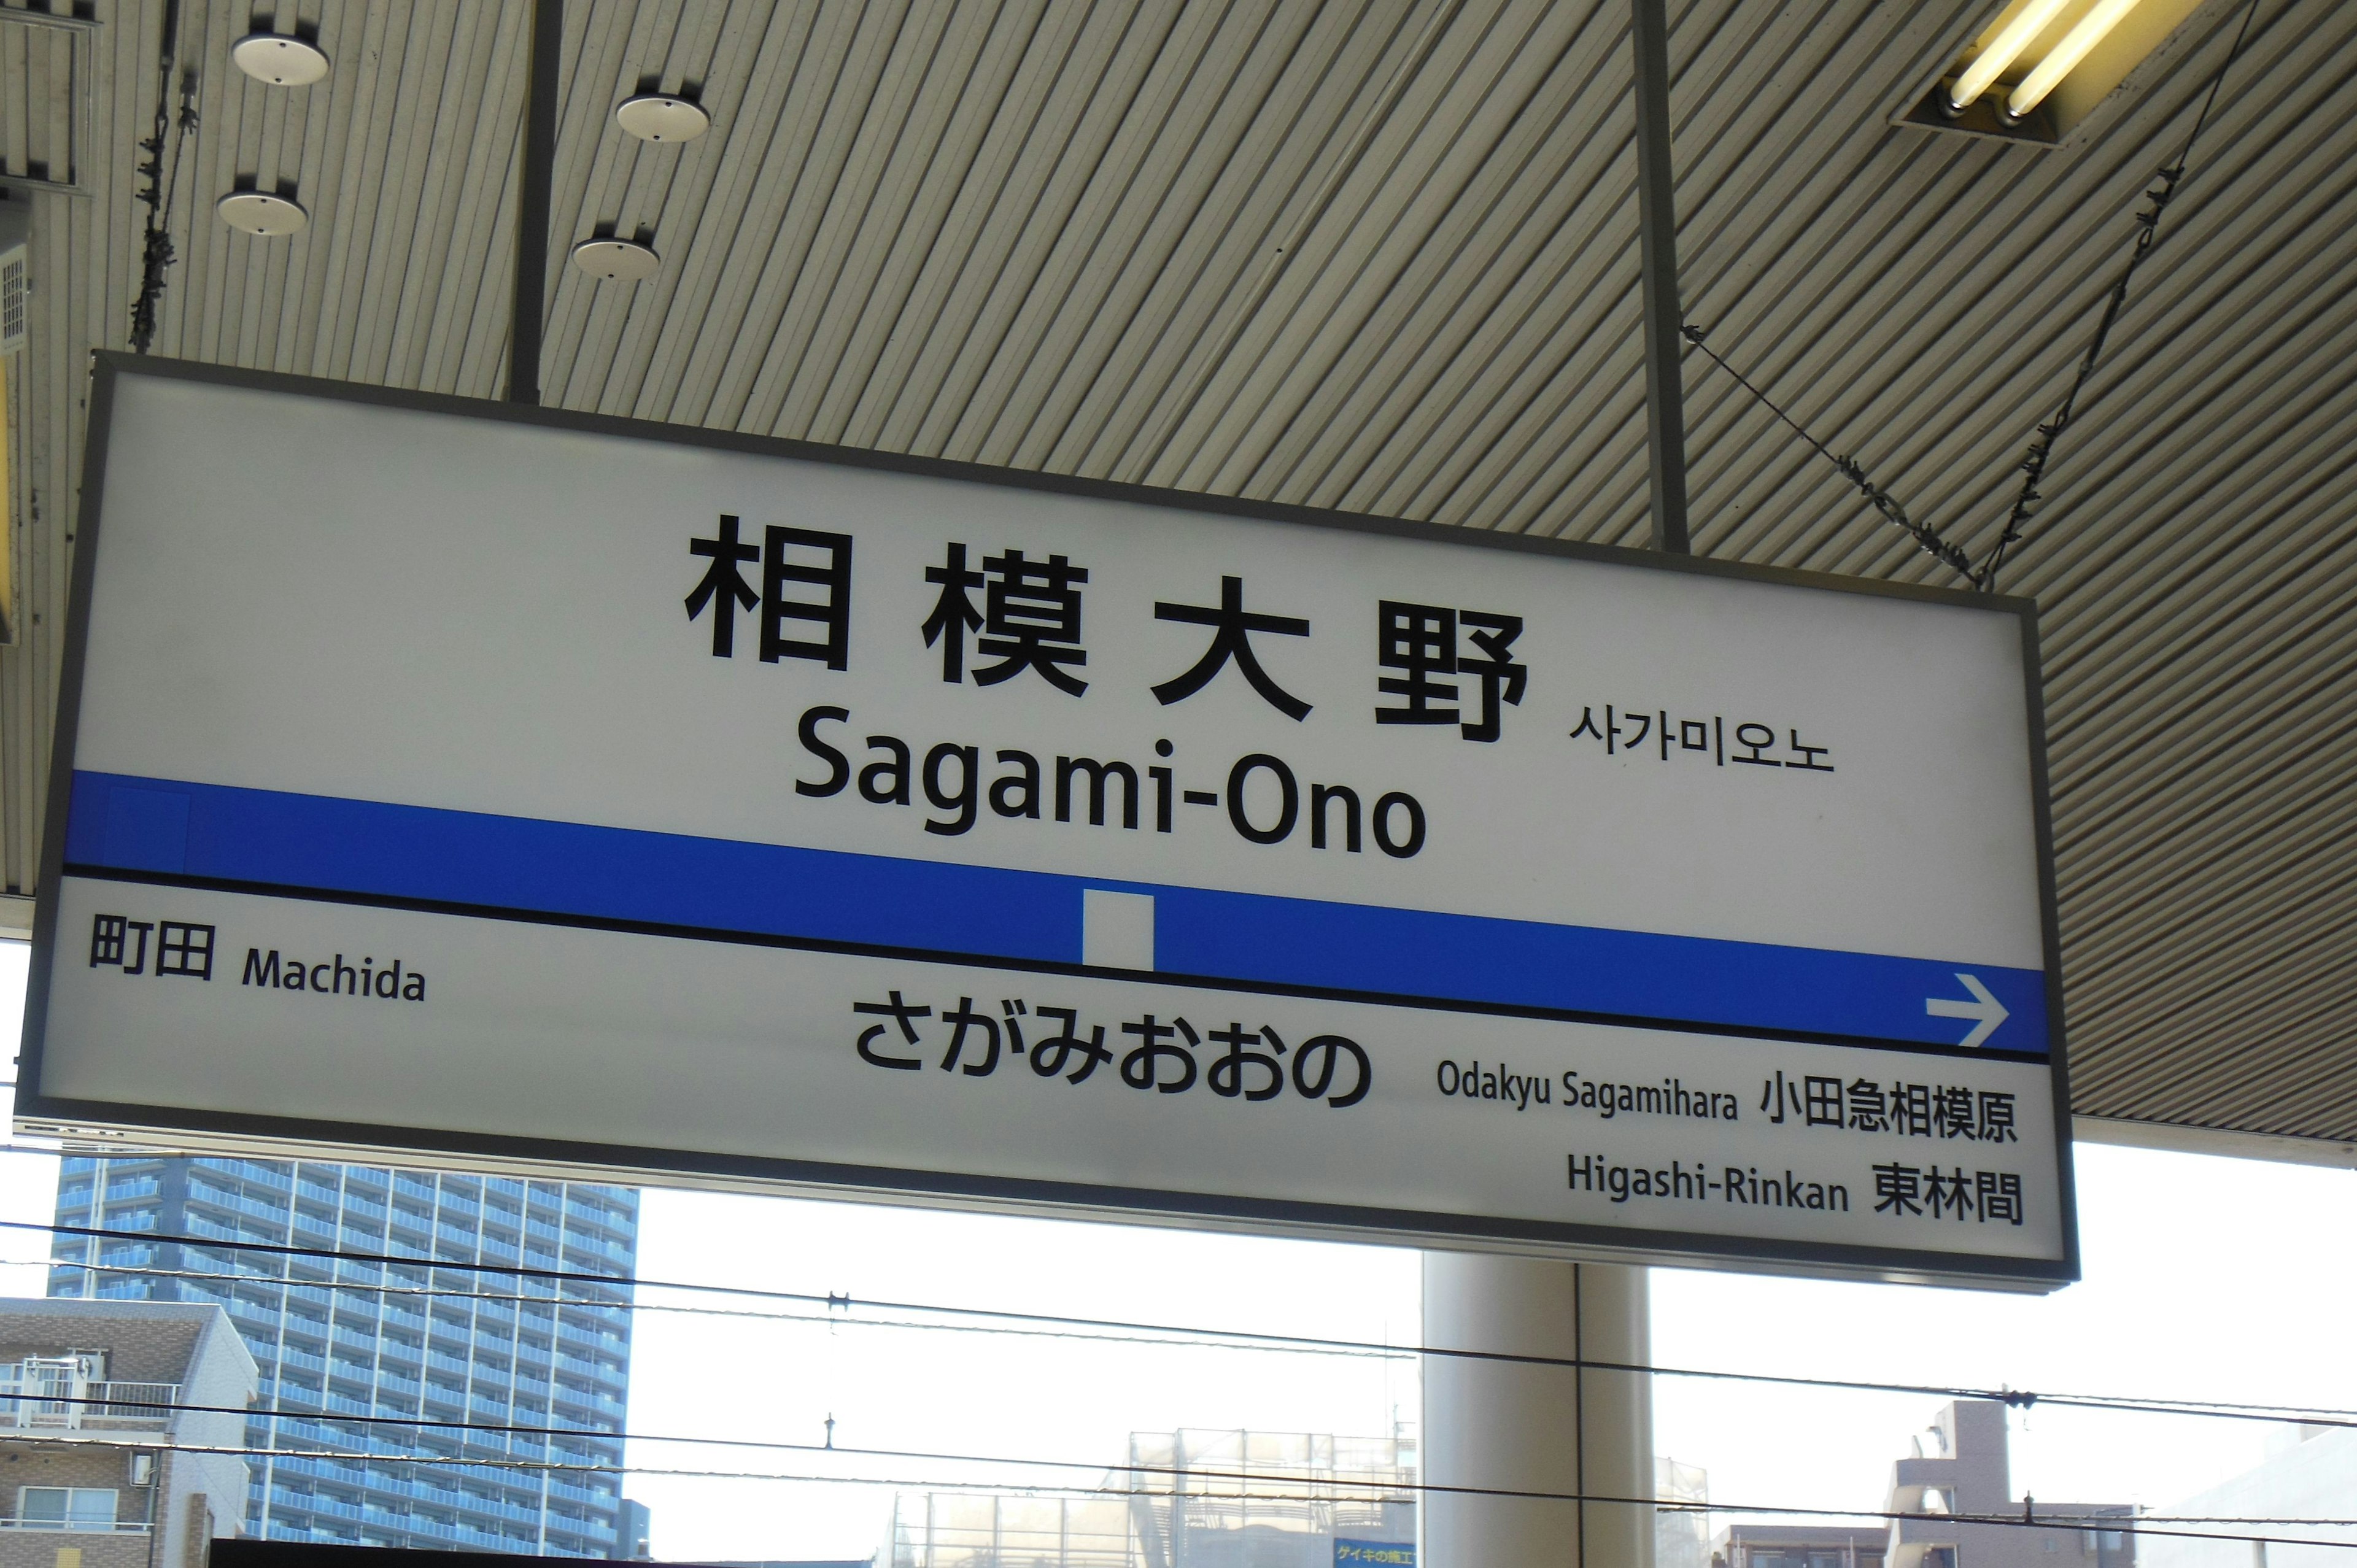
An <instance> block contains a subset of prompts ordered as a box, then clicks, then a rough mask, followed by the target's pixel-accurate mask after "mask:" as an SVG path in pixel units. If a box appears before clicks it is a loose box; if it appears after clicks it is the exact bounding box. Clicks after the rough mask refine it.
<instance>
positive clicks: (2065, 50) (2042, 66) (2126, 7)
mask: <svg viewBox="0 0 2357 1568" xmlns="http://www.w3.org/2000/svg"><path fill="white" fill-rule="evenodd" d="M2135 9H2136V0H2097V3H2096V5H2095V7H2094V9H2093V10H2092V11H2089V12H2088V13H2087V14H2086V15H2085V16H2082V17H2080V18H2079V24H2078V26H2076V27H2072V29H2071V30H2070V31H2069V32H2067V33H2065V34H2063V35H2062V41H2061V43H2059V44H2056V45H2055V46H2054V48H2052V49H2050V51H2048V53H2047V56H2046V58H2045V59H2042V60H2040V61H2039V62H2038V65H2037V67H2036V69H2034V70H2031V71H2030V73H2029V75H2028V76H2025V77H2023V78H2022V79H2021V85H2020V86H2018V87H2017V88H2015V89H2014V90H2013V93H2012V96H2010V97H2008V98H2007V100H2006V101H2005V113H2006V117H2007V119H2009V120H2018V119H2020V118H2021V117H2022V116H2023V115H2025V114H2027V113H2029V112H2030V111H2031V110H2032V109H2035V108H2037V107H2038V106H2039V105H2040V103H2043V102H2046V95H2047V94H2048V93H2050V92H2051V91H2054V88H2055V85H2056V84H2057V83H2058V82H2060V81H2061V80H2062V79H2063V78H2064V77H2066V76H2068V75H2070V74H2071V72H2072V70H2074V69H2076V67H2077V66H2078V64H2079V62H2080V61H2081V60H2083V59H2086V58H2087V51H2088V50H2090V49H2092V48H2094V47H2095V46H2096V45H2097V44H2099V43H2102V42H2103V41H2104V36H2105V35H2106V34H2108V33H2110V32H2111V30H2112V29H2113V28H2114V27H2118V26H2119V25H2120V22H2121V20H2122V19H2123V18H2124V17H2126V16H2127V14H2128V13H2129V12H2131V11H2133V10H2135Z"/></svg>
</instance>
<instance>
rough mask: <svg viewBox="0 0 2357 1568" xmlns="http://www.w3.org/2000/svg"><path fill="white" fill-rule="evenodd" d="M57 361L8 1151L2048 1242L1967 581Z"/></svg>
mask: <svg viewBox="0 0 2357 1568" xmlns="http://www.w3.org/2000/svg"><path fill="white" fill-rule="evenodd" d="M96 390H97V395H96V397H95V398H94V400H93V403H92V422H93V424H92V435H91V457H90V473H89V477H88V479H87V481H86V485H85V499H84V509H85V510H84V521H83V522H82V524H81V531H80V538H81V546H80V553H79V556H78V559H77V564H76V570H77V578H76V585H75V599H74V607H73V621H72V625H71V628H70V649H71V652H70V669H69V671H68V672H67V677H66V682H65V691H64V693H63V701H62V703H61V714H62V716H61V719H60V729H59V737H58V746H57V764H56V766H57V776H56V779H55V782H54V785H53V789H52V808H51V811H50V815H49V819H48V863H47V865H46V867H45V874H44V880H43V883H42V894H43V897H42V901H41V911H40V925H39V929H38V939H37V940H38V952H37V954H36V960H35V978H34V987H33V996H32V1005H31V1006H30V1007H29V1008H28V1015H27V1051H26V1056H25V1061H24V1066H23V1069H22V1071H23V1081H24V1083H25V1086H26V1088H25V1091H24V1093H23V1096H22V1098H21V1099H20V1102H19V1103H20V1111H19V1120H20V1123H21V1124H23V1125H26V1126H42V1127H50V1128H55V1127H59V1126H73V1127H79V1128H85V1129H88V1128H118V1129H125V1130H136V1131H140V1132H149V1131H157V1130H162V1131H169V1132H172V1133H178V1134H180V1135H182V1136H186V1137H199V1138H204V1139H210V1140H214V1141H224V1142H231V1143H235V1142H249V1143H259V1144H264V1145H265V1146H274V1147H285V1145H286V1144H287V1143H288V1142H290V1141H291V1142H297V1143H300V1142H309V1143H313V1144H318V1143H322V1142H331V1143H332V1142H347V1143H350V1142H357V1143H358V1144H361V1145H363V1146H367V1147H371V1148H374V1149H378V1150H383V1151H391V1152H393V1153H396V1154H397V1153H399V1152H403V1151H410V1152H414V1153H415V1154H417V1155H421V1156H430V1155H435V1154H437V1153H440V1154H450V1153H457V1154H464V1155H470V1156H478V1157H483V1156H490V1157H499V1156H512V1157H517V1158H530V1159H543V1160H553V1161H558V1162H563V1163H565V1164H569V1165H576V1166H587V1167H593V1168H596V1169H598V1170H601V1171H607V1172H611V1173H613V1174H615V1175H618V1176H623V1177H625V1178H630V1177H641V1178H643V1177H648V1176H656V1177H660V1176H662V1175H663V1174H665V1173H669V1174H672V1175H673V1176H686V1177H695V1176H707V1177H726V1178H727V1179H730V1180H732V1181H744V1180H748V1179H749V1180H755V1181H770V1182H775V1183H777V1184H780V1186H784V1187H800V1188H806V1189H807V1188H818V1189H825V1190H834V1191H843V1192H852V1193H858V1194H863V1195H868V1196H878V1197H909V1198H912V1199H916V1200H920V1201H922V1200H937V1201H954V1202H962V1203H976V1202H979V1203H985V1204H994V1205H999V1206H1005V1207H1010V1208H1024V1209H1028V1210H1035V1211H1052V1212H1076V1213H1089V1214H1096V1215H1111V1216H1117V1217H1118V1216H1129V1217H1143V1218H1148V1219H1161V1220H1168V1221H1173V1222H1188V1223H1213V1224H1224V1225H1233V1226H1239V1227H1249V1228H1254V1229H1265V1230H1286V1231H1291V1232H1296V1233H1308V1234H1319V1235H1331V1236H1356V1237H1364V1238H1372V1239H1392V1240H1405V1241H1410V1242H1415V1243H1419V1244H1434V1245H1462V1246H1489V1247H1499V1248H1507V1249H1512V1250H1521V1251H1565V1252H1577V1253H1583V1254H1590V1255H1594V1254H1602V1253H1611V1254H1621V1255H1628V1256H1632V1257H1642V1258H1652V1259H1657V1260H1677V1259H1689V1260H1691V1259H1721V1260H1732V1261H1738V1262H1739V1261H1747V1260H1748V1261H1753V1262H1760V1263H1761V1264H1763V1265H1772V1266H1782V1267H1807V1268H1816V1269H1824V1270H1833V1271H1846V1272H1856V1273H1875V1274H1881V1275H1885V1276H1910V1277H1925V1278H1932V1277H1936V1278H1943V1279H1951V1280H1964V1281H1977V1282H1983V1283H2001V1284H2010V1285H2017V1286H2018V1285H2029V1286H2032V1287H2037V1286H2041V1285H2050V1284H2053V1283H2061V1281H2064V1280H2067V1279H2069V1278H2071V1277H2072V1275H2073V1274H2074V1273H2075V1268H2076V1262H2075V1249H2074V1243H2073V1240H2072V1221H2071V1215H2070V1198H2069V1176H2068V1154H2069V1151H2068V1147H2067V1133H2066V1131H2065V1122H2064V1120H2063V1117H2062V1115H2061V1107H2062V1106H2063V1105H2064V1104H2065V1103H2066V1101H2065V1096H2064V1093H2063V1086H2064V1079H2063V1069H2062V1049H2061V1035H2060V1027H2059V1022H2060V1021H2059V1009H2058V1005H2057V1001H2056V999H2057V997H2058V996H2059V989H2058V985H2057V978H2056V976H2057V971H2056V966H2055V944H2054V938H2053V931H2052V918H2051V898H2050V873H2049V869H2048V850H2047V843H2046V828H2045V812H2044V793H2043V791H2044V784H2043V775H2042V757H2041V753H2040V737H2039V720H2038V707H2037V694H2036V693H2037V681H2038V674H2037V669H2036V655H2035V642H2034V637H2033V635H2032V621H2031V618H2030V612H2029V607H2027V606H2025V605H2023V604H2020V603H2018V602H2017V601H2011V600H2002V599H1991V598H1986V597H1978V596H1963V595H1955V594H1947V593H1940V592H1934V591H1930V590H1915V589H1899V588H1888V587H1881V586H1870V585H1859V584H1856V583H1845V582H1837V581H1835V580H1833V579H1824V578H1811V577H1804V576H1801V575H1794V574H1782V573H1772V572H1767V571H1760V570H1750V569H1744V568H1737V567H1726V566H1717V565H1713V564H1695V563H1687V562H1683V561H1678V562H1669V561H1663V560H1662V559H1659V558H1654V557H1648V556H1644V555H1641V554H1638V553H1631V552H1623V551H1609V550H1601V549H1595V548H1584V547H1576V546H1566V545H1559V544H1553V543H1548V542H1536V541H1529V540H1521V539H1509V538H1502V537H1498V536H1490V535H1481V534H1476V533H1471V532H1461V531H1451V530H1444V529H1438V528H1428V527H1420V526H1415V525H1409V524H1398V523H1384V522H1379V521H1370V520H1362V519H1351V518H1344V517H1337V516H1333V515H1329V514H1316V515H1311V514H1299V513H1294V512H1288V511H1286V510H1283V509H1275V508H1264V507H1256V506H1253V505H1250V504H1247V503H1243V502H1229V501H1218V500H1211V499H1203V498H1192V497H1182V496H1174V495H1170V494H1168V493H1163V492H1156V491H1147V490H1141V489H1130V488H1125V487H1118V486H1112V485H1101V484H1092V483H1087V482H1082V481H1077V480H1073V481H1059V480H1051V479H1044V478H1039V477H1036V476H1020V475H1015V474H1009V473H1004V472H1000V471H996V470H984V469H974V468H966V467H956V466H952V465H944V464H932V463H923V462H918V461H914V460H909V459H899V458H893V457H889V456H879V455H876V454H863V453H846V452H841V451H835V450H832V449H825V448H812V447H805V446H793V445H790V444H784V443H775V442H762V441H756V440H751V439H745V438H737V437H732V436H725V435H707V434H705V433H697V432H683V431H678V430H673V429H670V428H667V427H662V426H653V425H646V424H631V423H627V422H620V421H612V420H601V419H597V418H592V417H587V416H577V415H568V414H562V413H542V412H540V411H536V410H533V411H523V410H515V409H510V408H505V407H500V406H496V405H484V404H479V403H467V402H462V401H458V400H453V399H437V398H432V397H426V396H414V395H409V394H395V393H385V392H375V391H371V390H368V389H355V388H348V387H338V386H330V385H328V384H325V383H317V382H308V381H292V380H288V379H285V378H274V377H267V376H260V375H254V374H249V373H242V372H231V371H218V370H207V369H200V368H197V367H190V366H177V365H171V364H168V363H152V362H148V361H138V362H132V361H126V360H105V361H103V362H102V365H101V368H100V372H99V380H98V385H97V389H96ZM262 452H266V453H267V454H268V456H267V460H266V461H257V454H258V453H262Z"/></svg>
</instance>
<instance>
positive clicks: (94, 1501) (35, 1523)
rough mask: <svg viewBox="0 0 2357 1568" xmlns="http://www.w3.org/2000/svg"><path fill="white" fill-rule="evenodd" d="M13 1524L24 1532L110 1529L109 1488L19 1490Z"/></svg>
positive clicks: (111, 1497)
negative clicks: (14, 1522) (15, 1523)
mask: <svg viewBox="0 0 2357 1568" xmlns="http://www.w3.org/2000/svg"><path fill="white" fill-rule="evenodd" d="M16 1522H17V1524H18V1525H19V1526H21V1527H23V1528H24V1529H26V1530H113V1528H114V1488H113V1487H17V1488H16Z"/></svg>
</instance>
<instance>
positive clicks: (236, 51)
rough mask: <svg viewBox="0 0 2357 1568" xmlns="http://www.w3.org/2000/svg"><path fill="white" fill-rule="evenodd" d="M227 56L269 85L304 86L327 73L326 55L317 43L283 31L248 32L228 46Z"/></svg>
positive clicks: (249, 73) (245, 70)
mask: <svg viewBox="0 0 2357 1568" xmlns="http://www.w3.org/2000/svg"><path fill="white" fill-rule="evenodd" d="M229 58H230V59H233V60H235V61H237V69H238V70H242V71H243V72H245V74H246V75H248V76H250V77H252V78H253V80H254V81H266V82H268V83H269V84H270V85H271V86H273V87H308V86H310V85H311V84H312V83H313V82H315V81H318V80H319V79H320V78H321V77H324V76H326V75H327V74H328V57H327V56H326V55H324V54H322V53H320V52H319V46H318V45H317V44H315V43H312V42H311V41H309V40H308V39H307V38H294V37H291V36H289V35H287V34H285V33H248V34H247V35H246V36H245V37H243V38H240V39H238V40H237V42H235V43H233V44H231V46H230V48H229Z"/></svg>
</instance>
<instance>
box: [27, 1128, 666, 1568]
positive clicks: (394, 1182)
mask: <svg viewBox="0 0 2357 1568" xmlns="http://www.w3.org/2000/svg"><path fill="white" fill-rule="evenodd" d="M58 1222H59V1224H60V1225H80V1226H90V1227H92V1228H97V1229H103V1230H120V1231H152V1232H156V1233H157V1235H158V1236H159V1238H160V1237H162V1236H191V1237H199V1236H201V1237H208V1238H212V1239H215V1240H222V1241H231V1240H238V1241H261V1242H268V1243H273V1244H276V1245H280V1246H286V1245H293V1246H297V1247H317V1248H329V1249H335V1250H337V1251H343V1252H347V1253H363V1254H369V1255H371V1256H376V1257H385V1258H390V1259H393V1260H395V1261H393V1262H355V1261H351V1260H349V1259H336V1258H325V1257H301V1256H293V1255H287V1254H272V1253H266V1252H239V1251H227V1250H223V1249H220V1248H213V1247H207V1246H203V1245H201V1244H194V1243H190V1244H182V1243H178V1242H174V1241H167V1240H160V1239H159V1240H154V1241H146V1240H122V1239H99V1238H93V1237H83V1236H73V1235H69V1234H60V1235H59V1236H58V1238H57V1239H56V1243H55V1246H54V1248H53V1250H52V1253H51V1270H50V1276H49V1294H51V1295H53V1296H101V1297H109V1298H126V1299H137V1300H155V1301H184V1302H209V1303H215V1304H218V1305H221V1306H222V1307H224V1308H225V1309H227V1310H228V1312H229V1314H230V1316H231V1320H232V1321H234V1322H235V1323H236V1325H237V1326H238V1330H239V1332H240V1333H241V1334H242V1336H243V1337H244V1338H245V1342H246V1344H247V1346H248V1347H249V1348H251V1349H252V1350H253V1357H254V1359H255V1361H256V1362H258V1363H259V1364H260V1367H261V1372H262V1391H261V1398H260V1401H259V1402H258V1404H257V1406H256V1409H255V1413H254V1414H253V1416H252V1417H251V1418H250V1419H249V1422H248V1432H249V1435H250V1437H251V1440H252V1442H253V1446H254V1447H256V1448H264V1449H273V1450H279V1451H282V1452H280V1453H278V1454H275V1455H271V1456H260V1455H257V1456H255V1457H254V1458H253V1459H252V1460H251V1461H249V1462H250V1464H251V1466H252V1467H253V1485H252V1488H251V1492H250V1494H249V1496H248V1498H247V1502H246V1520H245V1528H246V1533H247V1534H248V1535H251V1536H261V1537H264V1538H266V1539H270V1540H278V1541H335V1542H341V1543H346V1544H353V1545H371V1546H423V1547H436V1546H439V1547H446V1548H447V1547H451V1546H458V1547H467V1548H471V1549H474V1550H478V1551H491V1552H530V1553H539V1554H544V1555H552V1556H574V1557H607V1556H614V1555H627V1554H628V1552H629V1550H630V1542H629V1541H625V1540H624V1539H623V1538H622V1534H621V1532H620V1531H619V1530H618V1520H619V1515H620V1514H621V1511H622V1500H621V1496H620V1487H619V1482H620V1478H619V1476H618V1475H615V1474H611V1473H603V1474H601V1473H595V1472H593V1471H578V1470H576V1471H574V1472H571V1473H568V1472H567V1471H565V1469H562V1468H559V1469H555V1470H544V1469H537V1468H533V1467H532V1466H533V1465H536V1464H554V1465H555V1466H599V1467H602V1468H603V1469H605V1470H607V1471H611V1470H613V1469H615V1468H618V1467H619V1465H620V1463H621V1457H622V1438H621V1433H622V1430H623V1412H624V1405H625V1402H626V1399H627V1397H628V1393H629V1388H630V1312H629V1302H630V1287H629V1285H628V1284H626V1283H619V1276H625V1275H628V1274H629V1273H631V1271H632V1269H633V1266H634V1262H635V1257H636V1253H637V1246H638V1194H637V1193H636V1192H634V1191H632V1190H630V1189H629V1188H626V1187H592V1186H587V1185H584V1184H580V1183H572V1182H562V1181H537V1180H533V1181H527V1180H522V1179H513V1178H508V1177H500V1176H455V1175H447V1174H438V1173H434V1172H425V1171H407V1170H389V1169H384V1168H381V1167H373V1166H365V1165H326V1164H312V1163H308V1162H305V1163H301V1164H295V1163H280V1162H275V1161H264V1160H247V1159H237V1158H228V1157H223V1158H168V1159H167V1158H160V1157H152V1156H150V1157H113V1156H109V1157H103V1158H101V1157H91V1156H72V1157H69V1158H67V1159H66V1160H65V1162H64V1165H63V1169H62V1172H61V1174H60V1176H59V1184H58ZM412 1260H414V1261H412ZM436 1262H442V1263H471V1262H487V1263H507V1264H520V1265H522V1266H525V1267H528V1268H535V1269H548V1270H563V1271H567V1272H570V1273H587V1274H606V1275H611V1276H617V1278H618V1283H613V1284H610V1285H609V1284H603V1283H597V1282H596V1281H594V1280H565V1281H562V1282H557V1281H549V1280H533V1279H530V1278H522V1279H519V1278H518V1277H516V1276H513V1275H503V1274H497V1273H485V1274H478V1273H475V1272H473V1271H471V1270H452V1269H441V1268H436V1267H434V1266H433V1265H434V1264H435V1263H436ZM361 1418H367V1419H361ZM420 1421H423V1422H445V1423H461V1422H464V1423H486V1424H489V1425H492V1426H499V1427H506V1426H510V1425H514V1426H520V1427H527V1428H545V1429H555V1430H554V1433H553V1434H542V1433H508V1432H493V1431H480V1430H460V1429H458V1428H457V1427H451V1426H444V1427H439V1428H437V1427H435V1426H432V1425H413V1424H409V1423H415V1422H420ZM285 1450H314V1451H321V1452H318V1453H317V1456H314V1455H313V1454H308V1453H300V1454H296V1455H288V1454H286V1453H285V1452H283V1451H285ZM326 1450H335V1451H339V1453H342V1454H347V1455H359V1456H358V1457H332V1456H329V1455H328V1454H327V1453H325V1452H324V1451H326ZM376 1455H383V1456H386V1457H387V1458H390V1456H392V1455H429V1456H432V1457H436V1458H440V1459H446V1460H451V1461H460V1460H474V1461H493V1462H494V1463H491V1464H482V1463H477V1464H459V1463H452V1464H449V1465H447V1466H445V1465H436V1464H416V1463H405V1464H394V1463H383V1462H379V1461H378V1460H377V1459H376V1458H375V1457H374V1456H376ZM519 1461H521V1462H522V1463H521V1464H518V1463H517V1462H519Z"/></svg>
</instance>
